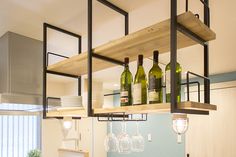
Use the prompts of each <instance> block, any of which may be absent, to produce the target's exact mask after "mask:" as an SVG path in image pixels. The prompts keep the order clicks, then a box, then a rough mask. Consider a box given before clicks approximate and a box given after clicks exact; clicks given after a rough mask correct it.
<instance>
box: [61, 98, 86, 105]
mask: <svg viewBox="0 0 236 157" xmlns="http://www.w3.org/2000/svg"><path fill="white" fill-rule="evenodd" d="M81 106H82V97H81V96H63V97H61V107H81Z"/></svg>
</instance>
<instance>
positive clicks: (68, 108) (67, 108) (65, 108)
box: [57, 106, 84, 111]
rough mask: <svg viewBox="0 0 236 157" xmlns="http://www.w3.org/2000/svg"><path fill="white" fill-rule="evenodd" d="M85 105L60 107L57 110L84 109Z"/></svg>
mask: <svg viewBox="0 0 236 157" xmlns="http://www.w3.org/2000/svg"><path fill="white" fill-rule="evenodd" d="M83 109H84V107H83V106H81V107H58V108H57V110H58V111H59V110H83Z"/></svg>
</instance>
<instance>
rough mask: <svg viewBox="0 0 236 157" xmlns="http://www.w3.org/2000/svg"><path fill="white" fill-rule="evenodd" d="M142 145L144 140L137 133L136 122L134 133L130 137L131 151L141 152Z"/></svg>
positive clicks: (137, 125) (137, 126) (142, 149)
mask: <svg viewBox="0 0 236 157" xmlns="http://www.w3.org/2000/svg"><path fill="white" fill-rule="evenodd" d="M144 143H145V142H144V138H143V136H142V135H141V134H140V132H139V123H138V122H136V133H135V134H134V135H133V136H132V151H133V152H143V151H144Z"/></svg>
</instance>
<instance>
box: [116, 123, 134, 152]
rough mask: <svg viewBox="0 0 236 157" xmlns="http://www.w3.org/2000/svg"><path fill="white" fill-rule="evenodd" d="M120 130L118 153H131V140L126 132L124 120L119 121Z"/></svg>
mask: <svg viewBox="0 0 236 157" xmlns="http://www.w3.org/2000/svg"><path fill="white" fill-rule="evenodd" d="M121 125H122V132H121V133H120V135H119V136H118V141H119V153H121V154H129V153H131V147H132V141H131V138H130V136H129V135H128V134H127V133H126V122H123V123H121Z"/></svg>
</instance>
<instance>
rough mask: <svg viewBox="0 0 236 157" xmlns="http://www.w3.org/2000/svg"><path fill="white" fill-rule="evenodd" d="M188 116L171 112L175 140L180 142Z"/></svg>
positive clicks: (186, 128) (186, 126) (185, 129)
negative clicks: (175, 135)
mask: <svg viewBox="0 0 236 157" xmlns="http://www.w3.org/2000/svg"><path fill="white" fill-rule="evenodd" d="M188 122H189V121H188V117H187V114H173V121H172V127H173V130H174V131H175V133H176V134H177V142H178V143H181V142H182V137H181V136H182V134H184V133H185V132H186V131H187V130H188Z"/></svg>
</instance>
